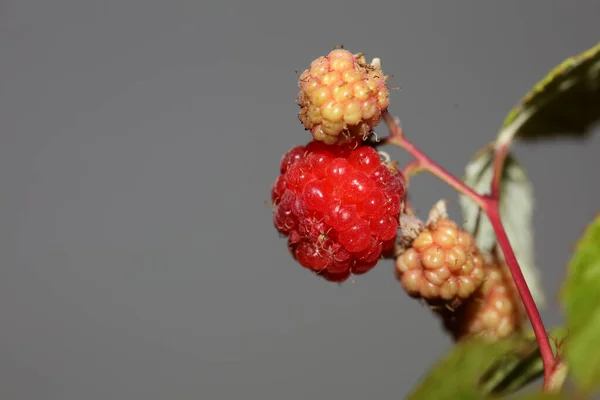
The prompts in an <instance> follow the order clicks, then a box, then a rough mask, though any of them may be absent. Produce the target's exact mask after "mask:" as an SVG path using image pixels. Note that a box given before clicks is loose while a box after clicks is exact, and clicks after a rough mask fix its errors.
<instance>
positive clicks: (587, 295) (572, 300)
mask: <svg viewBox="0 0 600 400" xmlns="http://www.w3.org/2000/svg"><path fill="white" fill-rule="evenodd" d="M561 301H562V303H563V307H564V311H565V319H566V322H567V324H566V325H567V328H568V329H569V337H568V338H567V340H566V343H565V356H566V359H567V363H568V365H569V368H570V369H571V374H572V377H573V381H574V383H575V384H576V385H577V386H578V387H579V388H580V389H581V390H582V391H584V392H592V391H596V390H598V389H600V214H598V215H597V216H596V219H595V220H594V222H592V223H591V224H590V225H589V226H588V227H587V229H586V231H585V233H584V235H583V237H582V238H581V239H580V241H579V243H578V244H577V248H576V251H575V254H574V255H573V256H572V258H571V260H570V262H569V270H568V273H567V279H566V281H565V283H564V285H563V287H562V290H561Z"/></svg>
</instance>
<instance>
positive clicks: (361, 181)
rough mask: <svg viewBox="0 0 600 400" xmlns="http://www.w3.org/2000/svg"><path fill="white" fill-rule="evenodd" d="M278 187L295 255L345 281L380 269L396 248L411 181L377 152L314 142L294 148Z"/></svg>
mask: <svg viewBox="0 0 600 400" xmlns="http://www.w3.org/2000/svg"><path fill="white" fill-rule="evenodd" d="M280 172H281V175H280V176H279V177H278V178H277V180H276V181H275V183H274V184H273V187H272V191H271V199H272V201H273V204H274V214H273V221H274V224H275V227H276V228H277V230H278V231H279V232H280V233H281V234H282V235H284V236H286V237H288V238H289V239H288V246H289V249H290V252H291V253H292V255H293V257H294V258H295V259H296V260H297V261H298V262H299V263H300V264H301V265H302V266H304V267H305V268H308V269H310V270H312V271H314V272H315V273H319V274H320V275H321V276H322V277H323V278H325V279H327V280H330V281H336V282H342V281H344V280H346V279H347V278H348V277H349V276H350V274H362V273H365V272H367V271H369V270H370V269H371V268H373V267H374V266H375V264H376V263H377V261H378V260H379V258H380V256H381V254H382V252H383V251H384V250H389V249H390V248H392V247H393V246H394V240H395V238H396V231H397V230H398V228H399V215H400V212H401V211H402V207H403V202H402V199H403V197H404V177H403V176H402V174H401V172H400V171H399V170H398V169H397V168H394V169H393V171H392V169H391V168H390V167H387V166H386V165H385V164H384V163H382V161H381V159H380V157H379V155H378V153H377V152H376V151H375V150H374V149H373V148H372V147H370V146H360V147H356V148H353V147H350V146H338V145H326V144H324V143H321V142H317V141H312V142H310V143H309V144H307V145H306V146H297V147H294V148H292V149H291V150H289V151H288V152H287V153H286V154H285V155H284V156H283V158H282V160H281V166H280Z"/></svg>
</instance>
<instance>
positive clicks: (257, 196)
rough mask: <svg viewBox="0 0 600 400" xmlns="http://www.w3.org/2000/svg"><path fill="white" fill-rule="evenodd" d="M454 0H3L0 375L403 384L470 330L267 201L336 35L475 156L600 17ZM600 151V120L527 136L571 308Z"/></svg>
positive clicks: (115, 393)
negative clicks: (575, 262)
mask: <svg viewBox="0 0 600 400" xmlns="http://www.w3.org/2000/svg"><path fill="white" fill-rule="evenodd" d="M452 3H453V4H450V2H432V1H419V2H416V1H415V2H404V1H397V0H395V1H368V2H363V1H346V2H337V3H333V2H324V1H310V0H305V1H298V2H281V1H280V2H276V1H272V2H266V1H262V2H260V1H244V2H242V1H237V2H220V3H218V4H217V2H216V1H215V2H210V1H191V0H190V1H179V0H174V1H169V2H166V1H157V0H154V1H151V0H112V1H108V0H107V1H102V2H100V1H98V2H91V1H82V0H55V1H43V0H39V1H32V0H4V1H2V2H1V3H0V43H1V59H0V60H1V61H0V72H1V73H0V129H1V133H0V187H1V193H2V197H1V207H0V235H1V236H0V261H1V269H0V397H2V398H3V399H45V400H49V399H90V400H92V399H146V400H148V399H167V398H168V399H237V398H263V399H290V400H291V399H305V398H314V399H333V398H335V399H347V400H349V399H364V398H374V399H375V398H402V397H403V396H404V395H405V394H406V393H407V392H408V391H409V390H410V389H411V388H412V387H413V385H414V384H415V382H416V381H417V380H418V379H420V378H421V376H422V374H423V373H424V371H425V370H426V369H427V368H428V367H429V366H430V365H431V364H432V363H433V362H434V361H435V360H436V359H437V358H438V357H440V356H442V354H443V353H444V352H445V351H446V350H447V349H449V347H450V345H451V342H450V340H449V339H448V338H447V337H446V336H445V334H444V333H443V332H442V331H441V330H440V328H439V324H438V321H437V320H436V319H435V318H434V317H433V316H431V315H430V314H429V313H428V312H425V311H424V310H423V309H422V308H421V306H420V305H419V304H417V303H416V302H414V301H411V300H409V299H408V298H407V297H406V295H405V294H404V292H403V291H402V290H401V288H400V286H399V284H398V283H397V282H396V281H395V279H394V278H393V274H392V267H391V263H389V262H388V263H387V264H386V263H383V264H381V265H380V266H379V267H378V268H376V269H375V270H373V271H372V272H371V273H369V274H367V275H365V276H360V277H359V278H358V279H356V282H355V283H347V284H344V285H341V286H338V285H335V284H331V283H328V282H325V281H323V280H321V279H317V278H316V277H314V276H312V275H311V274H310V273H308V272H307V271H306V270H304V269H302V268H301V267H300V266H299V265H298V264H296V263H295V262H294V261H292V260H291V259H290V257H289V256H288V253H287V250H286V246H285V240H284V239H280V238H278V236H277V233H276V232H275V229H274V228H273V226H272V224H271V214H270V209H269V207H268V206H267V205H265V201H266V200H268V199H269V190H270V185H271V182H272V181H273V180H274V179H275V177H276V176H277V173H278V170H277V168H278V163H279V159H280V157H281V155H282V154H283V152H285V151H286V150H287V149H288V148H290V147H292V146H294V145H296V144H301V143H304V142H306V141H307V140H308V138H309V136H308V133H307V132H305V131H303V129H302V127H301V125H300V123H299V122H298V120H297V118H296V113H297V111H298V110H297V106H296V105H295V104H294V99H295V96H296V89H297V88H296V83H297V81H296V78H297V77H296V72H295V71H297V70H302V69H304V68H306V67H307V66H308V64H309V63H310V61H312V60H313V59H314V58H316V57H318V56H320V55H322V54H326V53H327V52H328V51H329V50H330V49H331V48H332V47H333V46H335V45H339V44H343V45H345V47H346V48H348V49H350V50H351V51H353V52H359V51H362V52H365V53H366V55H367V57H368V58H369V59H370V58H372V57H380V58H381V59H382V61H383V67H384V70H385V72H386V73H387V74H394V75H395V77H394V78H393V79H392V80H391V81H390V84H391V86H401V87H402V89H401V90H399V91H394V92H393V93H392V99H391V101H392V104H391V111H392V113H393V114H395V115H399V116H400V117H401V118H402V121H403V124H404V127H405V128H406V131H407V133H408V135H410V136H411V137H412V138H413V139H414V141H415V143H416V144H417V145H419V146H421V147H422V148H423V149H425V150H426V151H427V153H428V154H430V155H431V156H432V157H433V158H434V159H436V160H438V161H439V162H440V163H441V164H442V165H444V166H446V167H447V168H448V169H449V170H450V171H451V172H453V173H455V174H457V175H461V174H462V171H463V167H464V165H465V163H466V161H467V160H468V159H469V158H470V157H471V155H472V154H473V153H474V152H475V151H476V150H477V149H479V148H480V147H481V146H483V145H484V144H486V143H487V142H488V141H489V140H490V139H492V138H493V136H494V134H495V132H496V130H497V128H498V126H499V125H500V123H501V121H502V119H503V118H504V116H505V114H506V112H507V111H508V109H509V108H510V107H511V106H512V105H513V104H514V103H515V102H516V101H517V99H519V98H520V97H521V95H522V94H524V91H525V90H526V89H528V88H529V87H530V86H531V85H532V84H534V83H535V82H536V81H537V80H538V79H539V78H541V77H542V76H543V75H544V74H545V73H546V72H547V71H548V70H549V69H550V67H552V66H554V65H555V64H557V63H558V62H560V61H561V60H562V59H563V58H565V57H568V56H571V55H573V54H575V53H578V52H579V51H581V50H583V49H585V48H587V47H589V46H592V45H593V44H595V43H596V42H597V41H598V40H599V37H600V28H598V25H597V16H598V13H600V4H599V3H598V2H594V1H587V2H585V1H581V2H577V3H575V2H566V1H562V2H559V1H542V0H539V1H529V2H521V1H504V2H494V3H492V2H487V3H486V5H483V3H481V2H475V1H471V2H467V1H463V2H452ZM575 4H576V6H575ZM380 131H381V132H382V133H385V132H386V130H385V129H383V128H382V129H381V130H380ZM390 151H391V153H392V155H393V156H394V157H395V158H398V159H399V160H401V161H402V162H404V161H406V160H408V157H407V156H406V155H404V153H402V152H400V151H397V150H395V149H392V150H390ZM599 151H600V137H599V136H598V135H595V136H593V137H591V138H590V139H589V140H587V141H580V142H571V141H561V142H557V143H543V144H537V145H532V146H525V145H522V144H519V145H517V146H516V153H517V156H519V157H520V158H521V160H522V161H523V163H524V164H525V166H526V168H527V169H528V171H529V173H530V176H531V178H532V180H533V181H534V183H535V185H536V199H537V208H536V214H535V230H536V232H537V237H536V246H537V251H538V258H537V259H538V261H539V265H540V267H541V268H542V269H543V284H544V287H545V289H546V294H547V296H548V301H549V304H548V308H547V309H546V310H545V311H544V313H543V316H544V318H545V320H546V321H547V322H548V324H549V325H555V324H558V323H560V321H561V317H560V313H559V308H558V303H557V300H556V292H557V290H558V288H559V286H560V280H561V279H562V277H563V274H564V269H565V263H566V261H567V260H568V258H569V253H570V251H571V250H572V248H573V245H574V243H575V241H576V239H577V238H578V236H579V235H580V233H581V232H582V230H583V229H584V226H585V223H586V222H587V221H588V220H590V218H591V217H592V216H593V215H594V214H595V213H596V212H597V211H598V202H599V200H600V193H599V189H598V185H597V184H592V182H594V181H596V180H597V173H595V172H594V170H596V171H597V168H598V162H597V160H595V157H596V155H597V154H598V152H599ZM439 198H448V199H450V200H451V201H452V204H451V212H452V215H453V216H454V217H456V218H459V217H460V216H459V214H458V208H457V206H456V196H455V195H454V193H453V192H452V191H451V190H449V189H448V188H446V187H445V186H444V185H443V184H442V183H440V182H438V181H437V180H435V179H434V178H432V177H429V176H423V177H419V178H417V179H416V180H415V181H414V188H413V199H414V201H415V203H417V204H418V206H419V208H420V210H421V212H422V213H424V212H426V211H427V209H428V208H429V207H430V206H431V205H432V204H433V203H434V202H435V201H436V200H437V199H439Z"/></svg>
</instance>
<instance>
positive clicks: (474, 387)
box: [408, 339, 515, 400]
mask: <svg viewBox="0 0 600 400" xmlns="http://www.w3.org/2000/svg"><path fill="white" fill-rule="evenodd" d="M514 345H515V342H514V341H513V340H502V341H498V342H495V343H490V342H486V341H485V340H480V339H472V340H468V341H465V342H462V343H459V344H457V345H456V346H454V348H453V349H452V350H451V351H450V353H449V354H448V355H447V356H446V357H444V358H443V359H442V360H441V361H439V362H438V363H437V364H436V365H435V366H434V367H433V368H432V369H431V370H430V371H429V373H428V374H427V376H426V377H425V378H424V379H423V380H422V381H421V382H420V383H419V385H418V386H417V387H416V389H415V390H414V391H413V392H412V393H411V394H410V395H409V396H408V400H430V399H445V400H454V399H456V400H470V399H481V398H483V397H485V393H484V392H483V389H482V387H481V380H482V376H483V375H484V374H485V372H486V371H487V370H488V369H489V368H490V366H492V365H494V363H496V362H497V361H498V359H499V358H500V357H502V356H503V355H504V354H506V353H507V352H509V351H510V350H511V348H512V347H513V346H514Z"/></svg>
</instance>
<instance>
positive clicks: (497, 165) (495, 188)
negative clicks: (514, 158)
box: [490, 143, 510, 199]
mask: <svg viewBox="0 0 600 400" xmlns="http://www.w3.org/2000/svg"><path fill="white" fill-rule="evenodd" d="M509 144H510V143H507V144H503V145H501V146H500V147H496V149H495V151H494V165H493V171H494V176H493V178H492V187H491V194H490V197H491V198H494V199H499V198H500V183H501V182H502V172H503V169H504V161H505V160H506V156H507V155H508V149H509Z"/></svg>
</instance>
